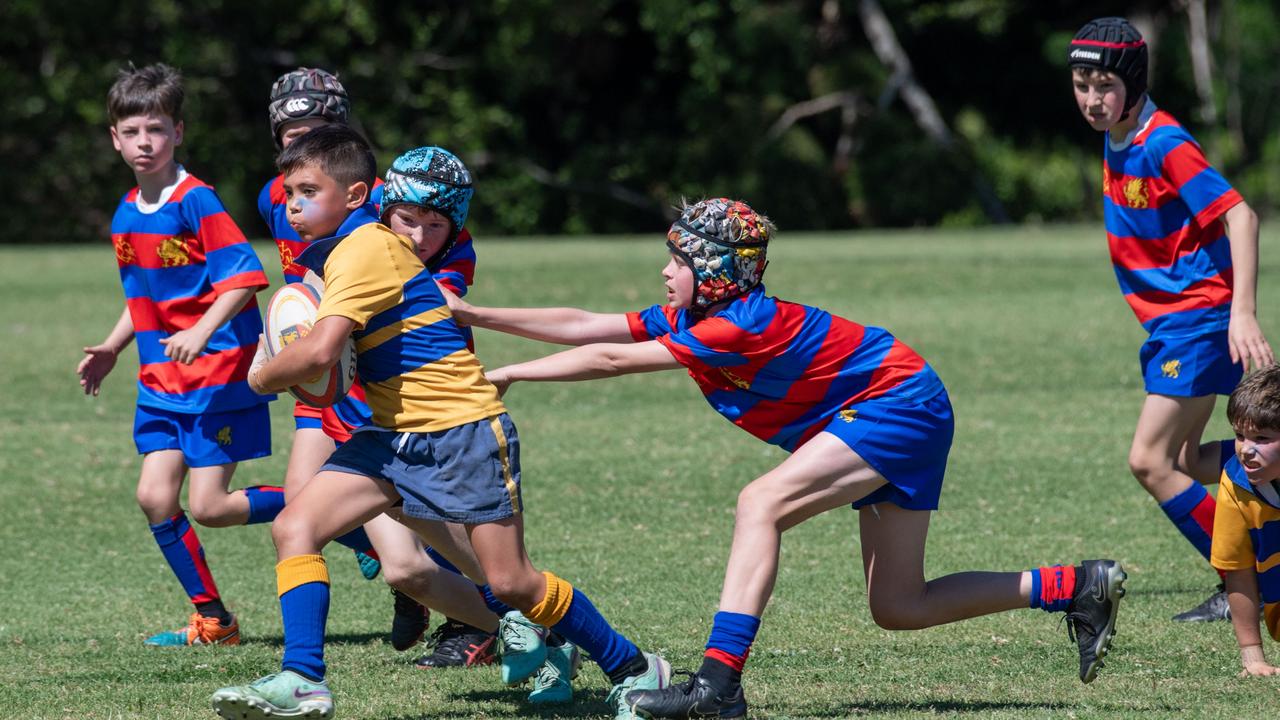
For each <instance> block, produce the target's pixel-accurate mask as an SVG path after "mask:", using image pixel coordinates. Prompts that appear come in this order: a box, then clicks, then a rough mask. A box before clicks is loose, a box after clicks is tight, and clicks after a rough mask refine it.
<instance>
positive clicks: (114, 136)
mask: <svg viewBox="0 0 1280 720" xmlns="http://www.w3.org/2000/svg"><path fill="white" fill-rule="evenodd" d="M111 144H112V145H114V146H115V149H116V152H120V151H121V150H123V149H124V148H122V147H121V146H120V133H119V132H117V131H116V124H115V123H111Z"/></svg>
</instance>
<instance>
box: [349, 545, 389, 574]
mask: <svg viewBox="0 0 1280 720" xmlns="http://www.w3.org/2000/svg"><path fill="white" fill-rule="evenodd" d="M352 552H354V553H355V554H356V564H357V565H359V566H360V574H361V575H363V576H364V579H365V580H372V579H374V578H376V577H378V573H380V572H382V561H381V560H379V559H378V558H376V557H374V556H372V555H366V554H365V553H362V552H360V551H359V550H353V551H352Z"/></svg>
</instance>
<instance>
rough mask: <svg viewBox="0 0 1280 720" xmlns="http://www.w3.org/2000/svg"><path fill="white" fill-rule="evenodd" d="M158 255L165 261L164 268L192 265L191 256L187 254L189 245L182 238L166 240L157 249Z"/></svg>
mask: <svg viewBox="0 0 1280 720" xmlns="http://www.w3.org/2000/svg"><path fill="white" fill-rule="evenodd" d="M156 255H159V256H160V259H161V260H163V261H164V267H181V266H183V265H190V264H191V255H190V254H189V253H188V252H187V243H186V241H185V240H183V239H182V238H181V237H171V238H165V239H164V241H163V242H161V243H160V245H159V246H158V247H156Z"/></svg>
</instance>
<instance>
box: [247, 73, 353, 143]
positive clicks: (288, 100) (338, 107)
mask: <svg viewBox="0 0 1280 720" xmlns="http://www.w3.org/2000/svg"><path fill="white" fill-rule="evenodd" d="M350 113H351V102H350V101H349V100H348V99H347V91H346V88H344V87H342V83H340V82H338V78H336V77H334V76H333V75H332V74H331V73H327V72H325V71H324V70H321V69H319V68H303V67H300V68H298V69H297V70H293V71H291V72H287V73H285V74H283V75H281V76H280V77H279V78H276V81H275V84H273V85H272V86H271V104H270V105H268V106H267V115H268V116H269V117H270V119H271V137H272V139H274V140H275V142H276V147H280V126H282V125H284V124H285V123H287V122H289V121H291V120H301V119H303V118H310V117H318V118H323V119H325V120H328V121H329V122H331V123H340V124H342V125H346V124H347V116H348V115H349V114H350Z"/></svg>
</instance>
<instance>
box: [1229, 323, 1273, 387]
mask: <svg viewBox="0 0 1280 720" xmlns="http://www.w3.org/2000/svg"><path fill="white" fill-rule="evenodd" d="M1227 346H1228V348H1230V350H1231V362H1233V363H1241V364H1243V365H1244V370H1245V372H1249V371H1250V370H1257V369H1258V368H1264V367H1267V366H1268V365H1272V364H1274V363H1275V361H1276V356H1275V353H1273V352H1272V351H1271V344H1270V343H1268V342H1267V338H1266V337H1265V336H1264V335H1263V334H1262V328H1261V327H1259V326H1258V318H1257V316H1255V315H1253V314H1252V313H1244V312H1242V313H1240V314H1236V313H1232V314H1231V324H1230V325H1228V326H1227Z"/></svg>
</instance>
